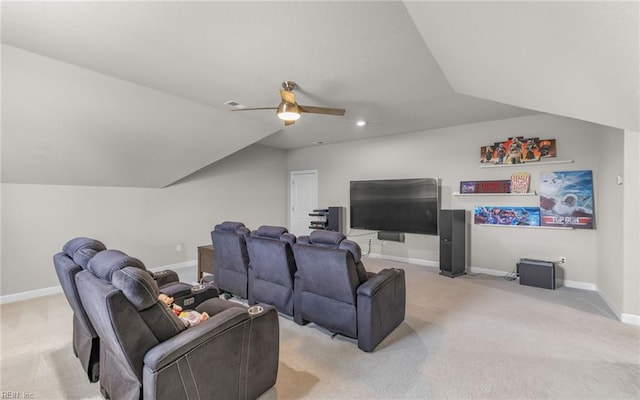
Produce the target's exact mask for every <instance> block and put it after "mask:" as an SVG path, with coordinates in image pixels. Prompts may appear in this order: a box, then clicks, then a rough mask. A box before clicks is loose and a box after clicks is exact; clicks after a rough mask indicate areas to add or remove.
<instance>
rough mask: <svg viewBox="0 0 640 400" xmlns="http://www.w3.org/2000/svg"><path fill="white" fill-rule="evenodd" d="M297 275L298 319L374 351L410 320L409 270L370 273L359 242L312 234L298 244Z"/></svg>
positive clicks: (332, 234)
mask: <svg viewBox="0 0 640 400" xmlns="http://www.w3.org/2000/svg"><path fill="white" fill-rule="evenodd" d="M293 252H294V255H295V259H296V265H297V267H298V271H297V272H296V280H295V296H296V297H297V299H296V304H299V307H297V308H296V309H295V313H294V320H295V321H296V322H297V323H298V324H304V323H306V322H313V323H315V324H317V325H319V326H322V327H324V328H326V329H328V330H330V331H331V332H334V333H339V334H342V335H345V336H348V337H351V338H356V339H357V340H358V347H359V348H360V349H362V350H364V351H366V352H371V351H373V350H374V349H375V348H376V346H377V345H378V344H380V342H382V340H383V339H384V338H385V337H387V335H389V333H391V332H392V331H393V330H394V329H395V328H396V327H397V326H398V325H400V323H402V321H403V320H404V316H405V302H406V287H405V276H404V270H402V269H397V268H388V269H383V270H382V271H380V272H378V273H375V274H374V273H367V271H366V270H365V269H364V265H363V264H362V261H361V260H360V258H361V250H360V246H358V244H357V243H355V242H352V241H350V240H347V239H346V238H345V236H344V235H343V234H341V233H338V232H330V231H313V232H312V233H311V234H310V235H309V236H300V237H298V241H297V243H296V244H294V245H293Z"/></svg>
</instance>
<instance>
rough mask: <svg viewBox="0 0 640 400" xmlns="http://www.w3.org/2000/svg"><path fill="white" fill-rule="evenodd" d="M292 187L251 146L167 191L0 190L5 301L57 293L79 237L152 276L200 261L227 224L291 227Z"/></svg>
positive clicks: (274, 158) (269, 156)
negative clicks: (69, 248) (65, 260)
mask: <svg viewBox="0 0 640 400" xmlns="http://www.w3.org/2000/svg"><path fill="white" fill-rule="evenodd" d="M287 181H288V180H287V175H286V156H285V152H284V151H281V150H276V149H272V148H268V147H264V146H251V147H249V148H246V149H244V150H242V151H240V152H238V153H236V154H233V155H231V156H229V157H227V158H225V159H223V160H220V161H218V162H216V163H215V164H212V165H211V166H209V167H207V168H205V169H203V170H201V171H199V172H197V173H195V174H193V175H191V176H190V177H188V178H186V179H184V180H182V181H181V182H178V183H177V184H174V185H172V186H170V187H167V188H164V189H140V188H124V187H89V186H58V185H23V184H2V292H1V294H2V295H9V294H13V293H19V292H24V291H29V290H36V289H42V288H48V287H52V286H57V285H58V281H57V278H56V276H55V272H54V269H53V264H52V256H53V254H54V253H56V252H59V251H60V249H61V248H62V245H63V244H64V243H65V242H66V241H67V240H68V239H70V238H72V237H75V236H89V237H95V238H97V239H100V240H102V241H103V242H104V243H105V244H106V245H107V247H109V248H115V249H120V250H122V251H124V252H126V253H128V254H130V255H132V256H134V257H138V258H140V259H141V260H142V261H143V262H144V263H145V264H146V265H147V267H148V268H154V267H159V266H164V265H170V264H175V263H180V262H184V261H190V260H195V259H196V258H197V246H200V245H204V244H209V243H210V241H211V238H210V236H209V234H210V231H211V230H212V229H213V226H214V225H215V224H216V223H219V222H221V221H223V220H237V221H242V222H244V223H245V224H246V225H247V226H249V227H250V228H252V229H254V228H255V227H257V226H258V225H261V224H272V225H286V221H287V217H286V207H285V205H286V202H287V199H286V192H287ZM177 244H181V245H182V252H176V245H177Z"/></svg>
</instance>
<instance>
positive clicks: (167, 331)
mask: <svg viewBox="0 0 640 400" xmlns="http://www.w3.org/2000/svg"><path fill="white" fill-rule="evenodd" d="M76 280H77V284H78V292H79V295H80V299H81V300H82V302H83V304H85V308H86V310H87V315H88V316H89V318H90V319H91V322H92V323H93V326H94V327H95V329H96V331H97V332H98V335H99V336H100V339H101V348H100V360H101V365H102V367H101V374H100V390H101V392H102V394H103V395H104V396H105V397H106V398H111V399H139V398H144V399H171V400H175V399H212V398H228V399H232V398H234V399H254V398H256V397H258V396H259V395H260V394H262V393H264V392H265V391H266V390H268V389H269V388H270V387H272V386H273V385H274V384H275V381H276V377H277V371H278V351H279V348H278V346H279V327H278V314H277V312H276V310H275V309H274V308H273V307H270V306H268V305H261V307H257V306H256V307H252V308H249V309H247V307H245V306H243V305H240V304H236V303H233V302H229V301H226V300H222V299H219V298H214V299H209V300H207V301H205V302H204V303H202V304H201V305H200V306H198V307H197V310H198V311H199V312H207V313H209V315H210V318H209V319H208V320H206V321H202V322H200V323H199V324H197V325H195V326H192V327H190V328H186V327H185V324H184V323H183V322H182V321H181V320H180V319H179V318H178V317H177V316H176V315H175V314H174V313H173V312H172V311H171V310H170V309H169V307H167V306H166V305H165V304H164V303H162V302H161V301H159V300H158V295H159V291H158V287H157V285H156V283H155V281H154V280H153V278H152V277H151V275H150V274H149V273H148V272H147V271H146V270H145V269H144V265H143V264H142V263H141V262H140V261H139V260H137V259H135V258H132V257H128V256H126V255H125V254H124V253H122V252H119V251H115V250H106V251H103V252H101V253H99V254H97V255H96V256H95V257H94V258H93V259H91V261H90V262H89V265H88V267H87V270H84V271H82V272H80V273H78V274H77V275H76ZM256 308H257V309H256Z"/></svg>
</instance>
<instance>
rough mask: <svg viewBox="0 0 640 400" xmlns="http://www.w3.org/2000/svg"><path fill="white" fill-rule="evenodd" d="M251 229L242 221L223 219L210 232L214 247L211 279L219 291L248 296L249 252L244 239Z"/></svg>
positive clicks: (246, 297) (243, 296)
mask: <svg viewBox="0 0 640 400" xmlns="http://www.w3.org/2000/svg"><path fill="white" fill-rule="evenodd" d="M250 234H251V231H250V230H249V229H248V228H247V227H246V226H244V224H243V223H242V222H231V221H225V222H223V223H221V224H218V225H216V226H215V227H214V228H213V231H212V232H211V242H212V243H213V249H214V268H215V270H214V275H213V279H214V281H215V283H216V286H217V287H218V290H219V291H222V292H227V293H230V294H233V295H235V296H238V297H242V298H244V299H248V298H249V289H248V281H249V277H248V274H249V254H248V252H247V243H246V239H247V238H248V237H249V235H250Z"/></svg>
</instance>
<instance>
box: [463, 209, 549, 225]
mask: <svg viewBox="0 0 640 400" xmlns="http://www.w3.org/2000/svg"><path fill="white" fill-rule="evenodd" d="M473 215H474V218H473V222H474V223H476V224H488V225H521V226H540V209H539V208H538V207H486V206H476V207H475V209H474V212H473Z"/></svg>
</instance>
